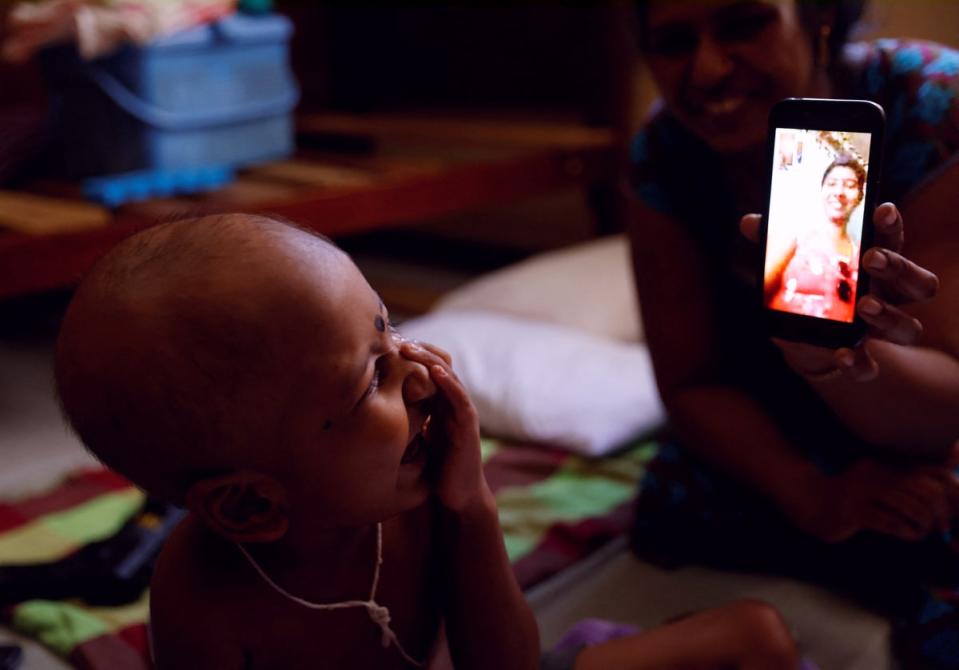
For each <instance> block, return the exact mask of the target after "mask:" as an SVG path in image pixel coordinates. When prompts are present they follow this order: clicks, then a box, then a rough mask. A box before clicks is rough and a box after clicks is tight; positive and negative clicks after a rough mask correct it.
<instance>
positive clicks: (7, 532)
mask: <svg viewBox="0 0 959 670" xmlns="http://www.w3.org/2000/svg"><path fill="white" fill-rule="evenodd" d="M482 450H483V459H484V467H485V470H486V475H487V479H488V481H489V482H490V485H491V487H492V489H493V492H494V493H495V495H496V500H497V504H498V506H499V515H500V523H501V525H502V527H503V533H504V537H505V542H506V548H507V551H508V553H509V556H510V560H511V561H512V563H513V566H514V570H515V572H516V576H517V579H518V580H519V582H520V585H521V586H522V587H523V588H524V589H528V588H530V587H532V586H534V585H535V584H537V583H539V582H541V581H543V580H544V579H546V578H548V577H550V576H551V575H554V574H556V573H557V572H559V571H560V570H563V569H564V568H566V567H569V566H570V565H572V564H574V563H576V562H577V561H579V560H581V559H582V558H584V557H586V556H588V555H589V554H590V553H592V552H593V551H594V550H596V549H597V548H599V547H601V546H602V545H604V544H605V543H606V542H608V541H609V540H611V539H613V538H615V537H617V536H620V535H622V534H624V533H625V532H626V531H627V529H628V528H629V525H630V522H631V517H632V508H633V499H634V497H635V494H636V491H637V482H638V481H639V479H640V477H641V475H642V474H643V471H644V467H645V464H646V463H647V462H648V461H649V460H650V459H652V457H653V456H654V455H655V453H656V450H657V446H656V444H655V443H652V442H646V443H637V444H634V445H632V446H630V447H628V448H626V449H624V450H623V451H621V452H619V453H618V454H615V455H612V456H609V457H607V458H603V459H597V460H591V459H586V458H583V457H580V456H575V455H571V454H569V453H567V452H564V451H560V450H558V449H551V448H548V447H542V446H535V445H529V444H515V443H507V442H504V441H499V440H490V439H487V440H484V441H483V444H482ZM144 503H145V498H144V495H143V493H142V492H141V491H139V490H138V489H136V488H134V487H133V486H132V485H131V484H130V483H129V482H127V481H126V480H124V479H123V478H121V477H120V476H119V475H116V474H114V473H112V472H110V471H107V470H102V469H99V470H87V471H82V472H77V473H74V474H72V475H71V476H69V477H68V478H67V479H65V480H64V481H63V482H62V483H61V484H60V485H59V486H57V487H56V488H55V489H53V490H52V491H49V492H47V493H44V494H42V495H37V496H33V497H30V498H26V499H22V500H17V501H11V502H7V503H5V504H3V503H0V565H5V564H6V565H9V564H30V563H49V562H52V561H58V560H60V559H62V558H64V557H66V556H68V555H71V554H73V553H74V552H76V551H77V550H78V549H80V548H81V547H84V546H87V545H89V544H91V543H94V542H97V541H99V540H103V539H106V538H109V537H111V536H113V535H114V534H115V533H117V532H118V531H119V530H120V529H121V528H122V527H123V526H124V524H125V523H126V522H127V521H128V520H129V519H130V518H131V517H133V516H134V515H135V514H137V513H138V511H140V510H141V509H142V508H143V506H144ZM148 602H149V601H148V593H147V592H144V593H143V594H142V596H141V597H140V598H139V599H137V600H135V601H134V602H132V603H130V604H126V605H123V606H119V607H92V606H90V605H89V604H86V603H84V602H82V601H78V600H77V601H62V600H28V601H25V602H21V603H18V604H14V605H13V606H11V607H8V608H7V609H6V610H5V611H4V612H3V617H4V621H5V623H7V624H8V625H9V626H11V627H12V628H14V629H15V630H17V631H18V632H20V633H22V634H25V635H28V636H30V637H33V638H35V639H36V640H38V641H39V642H40V643H42V644H43V645H45V646H46V647H48V648H49V649H51V650H53V651H54V652H55V653H57V654H58V655H59V656H61V657H62V658H64V659H66V660H67V662H69V663H70V664H71V665H73V666H74V667H77V668H89V669H91V670H100V669H103V670H106V669H110V670H112V669H114V668H121V667H122V668H147V667H149V664H148V660H147V659H148V653H147V636H146V625H145V624H146V621H147V616H148V611H149V610H148Z"/></svg>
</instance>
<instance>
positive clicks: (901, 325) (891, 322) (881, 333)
mask: <svg viewBox="0 0 959 670" xmlns="http://www.w3.org/2000/svg"><path fill="white" fill-rule="evenodd" d="M856 311H857V312H858V313H859V316H861V317H862V320H863V321H865V322H866V323H867V324H869V325H870V326H871V327H872V331H871V334H872V335H873V336H875V337H878V338H881V339H884V340H888V341H889V342H894V343H896V344H903V345H911V344H915V343H916V342H918V341H919V338H920V337H921V336H922V323H920V321H919V319H916V318H915V317H912V316H910V315H909V314H906V313H905V312H904V311H902V310H901V309H899V308H898V307H893V306H892V305H889V304H887V303H885V302H883V301H882V300H880V299H879V298H877V297H876V296H874V295H867V296H866V297H864V298H863V299H862V300H860V301H859V304H858V305H857V306H856Z"/></svg>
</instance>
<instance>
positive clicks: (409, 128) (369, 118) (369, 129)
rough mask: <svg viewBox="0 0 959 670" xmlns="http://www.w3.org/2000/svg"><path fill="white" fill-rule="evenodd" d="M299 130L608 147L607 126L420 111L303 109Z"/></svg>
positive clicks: (609, 132)
mask: <svg viewBox="0 0 959 670" xmlns="http://www.w3.org/2000/svg"><path fill="white" fill-rule="evenodd" d="M296 128H297V132H300V133H304V134H322V135H359V136H364V137H372V138H376V137H402V138H408V139H423V140H431V141H454V142H458V143H480V144H502V145H509V146H516V147H525V148H531V147H540V148H566V149H577V148H590V147H606V146H611V145H612V143H613V139H614V134H613V131H612V130H611V129H609V128H591V127H589V126H583V125H575V124H569V123H550V122H531V121H523V122H518V121H502V120H475V119H457V118H451V117H429V116H424V115H422V114H420V115H409V116H402V115H396V114H392V115H381V114H364V115H346V114H305V115H300V116H298V117H297V120H296Z"/></svg>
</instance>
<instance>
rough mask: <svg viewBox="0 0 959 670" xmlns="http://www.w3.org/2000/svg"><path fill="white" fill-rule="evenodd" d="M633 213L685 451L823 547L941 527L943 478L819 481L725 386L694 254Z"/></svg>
mask: <svg viewBox="0 0 959 670" xmlns="http://www.w3.org/2000/svg"><path fill="white" fill-rule="evenodd" d="M637 209H638V211H637V215H636V216H635V217H634V218H633V221H632V227H631V230H630V235H631V238H632V241H633V255H634V261H635V263H634V265H635V272H636V279H637V285H638V288H639V295H640V303H641V308H642V313H643V321H644V324H645V330H646V337H647V342H648V344H649V348H650V352H651V354H652V357H653V363H654V366H655V370H656V378H657V383H658V384H659V389H660V393H661V395H662V397H663V403H664V404H665V406H666V408H667V410H668V411H669V414H670V417H671V419H672V423H673V426H674V429H675V431H676V432H677V433H678V434H679V435H680V437H681V438H682V439H683V443H684V445H685V446H686V447H687V448H688V449H690V450H691V451H693V452H694V453H696V454H697V455H699V456H700V457H701V458H703V459H704V460H706V461H708V462H711V463H712V464H713V465H715V466H716V467H718V468H719V469H721V470H723V471H725V472H726V473H728V474H729V475H731V476H733V477H735V478H736V479H739V480H740V481H742V482H743V483H744V484H746V485H747V486H751V487H752V488H754V489H756V490H757V491H759V492H760V493H762V494H764V495H765V496H766V497H768V498H769V499H770V500H772V501H773V502H774V503H775V504H777V505H778V506H779V508H780V509H781V510H782V511H783V512H784V513H785V514H786V516H787V517H789V518H790V519H791V520H792V521H793V523H795V524H796V525H797V526H798V527H799V528H801V529H803V530H804V531H806V532H808V533H810V534H812V535H814V536H816V537H819V538H821V539H824V540H827V541H839V540H844V539H846V538H848V537H850V536H852V535H854V534H856V533H857V532H859V531H861V530H864V529H871V530H874V531H877V532H881V533H885V534H888V535H893V536H895V537H898V538H900V539H904V540H917V539H920V538H922V537H924V536H925V535H927V534H928V533H929V531H930V530H932V529H933V528H934V527H936V526H937V524H938V526H940V527H944V526H946V525H947V524H948V517H949V516H950V512H949V510H948V509H947V505H946V497H947V493H951V492H952V490H953V489H954V488H955V487H954V486H952V487H950V485H949V483H948V482H944V481H943V475H942V473H941V472H938V471H936V472H932V471H930V470H929V468H913V469H909V468H891V467H887V466H884V465H882V464H879V463H875V462H872V461H869V460H863V461H860V462H859V463H857V464H856V465H855V466H854V467H852V468H850V469H849V470H848V471H847V472H844V473H843V474H842V475H839V476H827V475H824V474H823V473H821V472H820V471H819V470H818V469H816V467H815V466H813V465H812V464H811V463H809V462H808V461H807V460H805V459H804V458H802V457H801V456H800V455H799V453H798V452H797V451H796V450H795V448H794V447H793V445H791V444H790V443H789V441H788V440H787V438H786V437H785V436H784V435H783V434H782V432H781V431H780V430H779V428H778V426H777V425H776V424H775V422H774V421H773V420H772V419H771V418H770V417H769V416H768V415H767V414H766V413H765V412H764V411H763V410H762V408H761V407H760V406H759V404H758V403H757V402H756V401H755V400H754V399H753V398H752V397H751V396H749V395H747V394H746V393H744V392H743V391H740V390H738V389H736V388H733V387H731V386H728V385H724V384H723V383H722V381H721V380H720V379H719V376H718V374H717V367H718V366H717V363H716V362H717V359H718V356H719V353H718V351H717V349H716V341H717V339H718V338H717V336H716V326H715V319H716V317H715V311H714V310H715V307H714V305H715V304H716V301H715V298H714V296H713V295H711V293H710V283H709V282H708V281H707V279H706V275H705V270H704V268H705V262H704V259H703V258H702V256H701V253H700V251H699V248H698V246H697V245H696V244H695V242H694V241H693V240H692V239H691V238H690V237H689V236H688V234H687V233H685V231H683V229H682V228H681V227H680V226H679V225H678V224H676V223H675V222H673V221H670V220H669V219H668V218H667V217H665V216H663V215H662V214H659V213H657V212H655V211H652V210H650V209H649V208H647V207H644V206H641V205H637ZM916 500H920V501H922V502H921V504H913V503H914V501H916Z"/></svg>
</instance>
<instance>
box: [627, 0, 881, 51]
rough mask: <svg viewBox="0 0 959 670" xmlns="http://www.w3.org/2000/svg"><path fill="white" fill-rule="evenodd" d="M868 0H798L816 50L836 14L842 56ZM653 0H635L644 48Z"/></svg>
mask: <svg viewBox="0 0 959 670" xmlns="http://www.w3.org/2000/svg"><path fill="white" fill-rule="evenodd" d="M867 2H868V0H796V6H797V7H798V9H799V18H800V20H801V21H802V24H803V28H804V30H805V31H806V34H807V35H809V38H810V40H812V43H813V53H814V54H816V53H818V41H819V31H820V29H821V27H822V25H823V23H824V21H825V19H826V17H827V16H829V14H830V13H831V14H832V15H833V19H832V21H831V22H830V23H829V27H830V33H829V43H828V49H829V57H830V58H829V59H830V62H831V63H835V62H837V60H838V56H839V52H840V51H842V48H843V46H845V44H846V42H847V41H848V40H849V34H850V33H851V32H852V29H853V28H854V27H855V25H856V23H858V22H859V20H860V19H861V18H862V14H863V11H864V10H865V8H866V3H867ZM649 3H650V0H634V3H633V4H634V6H635V8H636V20H637V27H638V38H639V46H640V48H644V47H645V45H646V44H647V38H648V32H647V31H648V29H649V22H648V19H649V16H648V14H649Z"/></svg>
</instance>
